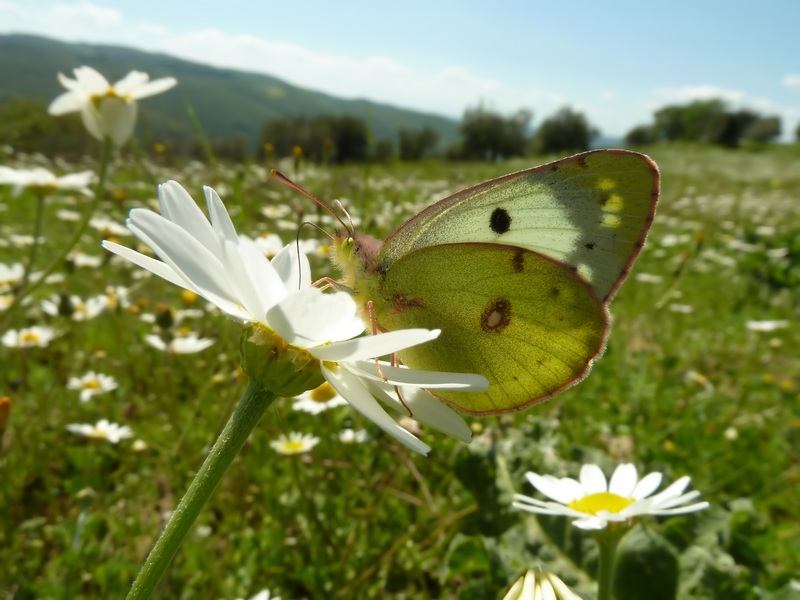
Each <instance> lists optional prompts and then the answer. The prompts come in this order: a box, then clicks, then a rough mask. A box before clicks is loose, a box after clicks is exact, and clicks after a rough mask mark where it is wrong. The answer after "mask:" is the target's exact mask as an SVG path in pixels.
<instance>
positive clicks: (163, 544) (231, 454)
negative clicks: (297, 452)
mask: <svg viewBox="0 0 800 600" xmlns="http://www.w3.org/2000/svg"><path fill="white" fill-rule="evenodd" d="M275 398H276V396H275V394H273V393H272V392H270V391H268V390H267V389H266V388H264V387H263V386H262V385H261V384H260V383H258V382H256V381H254V380H252V379H251V380H250V381H249V382H248V385H247V389H246V390H245V392H244V395H243V396H242V399H241V400H240V401H239V404H237V405H236V408H235V409H234V410H233V414H232V415H231V418H230V419H228V423H227V424H226V425H225V428H224V429H223V430H222V433H220V435H219V437H218V438H217V441H216V443H215V444H214V447H213V448H211V451H210V452H209V453H208V456H207V457H206V460H205V462H204V463H203V466H201V467H200V470H199V471H198V472H197V475H195V478H194V481H192V483H191V485H190V486H189V489H188V490H187V491H186V494H185V495H184V496H183V498H181V501H180V503H179V504H178V507H177V508H176V509H175V512H173V513H172V517H171V518H170V520H169V522H168V523H167V526H166V527H165V528H164V531H163V532H162V533H161V536H160V537H159V538H158V540H157V541H156V543H155V545H154V546H153V549H152V550H151V551H150V554H149V556H148V557H147V560H146V561H145V563H144V565H142V569H141V571H139V575H137V576H136V580H135V581H134V582H133V586H132V587H131V591H130V592H129V593H128V599H129V600H133V599H136V598H150V597H151V596H152V594H153V592H154V591H155V589H156V586H157V585H158V582H159V581H160V580H161V578H162V577H163V575H164V572H165V571H166V570H167V567H168V566H169V564H170V562H171V561H172V558H173V557H174V556H175V553H176V552H177V551H178V548H179V547H180V545H181V542H182V541H183V539H184V538H185V537H186V534H187V533H189V530H190V529H191V527H192V524H193V523H194V521H195V519H196V518H197V515H198V514H199V513H200V510H201V509H202V508H203V506H205V504H206V502H208V499H209V498H210V497H211V494H212V493H213V492H214V489H215V488H216V487H217V484H218V483H219V482H220V480H221V479H222V476H223V475H224V474H225V472H226V471H227V470H228V467H229V466H230V465H231V463H232V462H233V459H234V458H236V455H237V454H238V453H239V450H241V449H242V446H244V443H245V442H246V441H247V438H248V437H249V436H250V432H251V431H253V429H254V428H255V426H256V425H257V424H258V422H259V420H260V419H261V416H262V415H263V414H264V412H265V411H266V410H267V408H268V407H269V406H270V405H271V404H272V402H273V401H274V400H275Z"/></svg>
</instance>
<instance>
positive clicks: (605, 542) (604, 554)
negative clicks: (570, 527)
mask: <svg viewBox="0 0 800 600" xmlns="http://www.w3.org/2000/svg"><path fill="white" fill-rule="evenodd" d="M625 531H626V530H625V529H621V530H617V528H615V527H614V526H613V524H612V523H609V524H608V525H607V527H606V528H605V529H604V530H602V531H599V532H597V534H596V536H595V539H596V540H597V545H598V547H599V549H600V553H599V561H598V562H599V564H598V566H597V600H612V598H613V597H614V596H613V594H612V589H613V585H614V565H615V562H616V557H617V546H618V545H619V541H620V540H621V539H622V536H623V535H624V534H625Z"/></svg>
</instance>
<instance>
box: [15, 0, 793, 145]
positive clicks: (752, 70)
mask: <svg viewBox="0 0 800 600" xmlns="http://www.w3.org/2000/svg"><path fill="white" fill-rule="evenodd" d="M798 23H800V2H798V1H797V0H781V1H779V0H775V1H770V0H761V1H759V2H756V1H750V0H727V1H725V2H721V1H717V2H711V1H708V0H706V1H701V0H695V1H694V2H691V1H688V0H673V1H668V2H660V3H656V2H647V1H643V0H638V1H635V2H634V1H630V0H620V1H614V0H606V1H605V2H599V1H597V0H592V1H587V0H572V1H570V2H554V1H552V0H550V1H547V2H543V1H539V0H530V1H528V2H523V1H510V0H495V1H493V2H455V1H453V0H443V1H433V0H428V1H427V2H422V1H419V0H406V1H404V2H402V3H390V2H385V3H381V2H376V1H375V0H372V1H370V2H367V1H362V0H358V1H352V2H348V1H347V0H339V1H338V2H330V1H327V2H326V1H323V0H304V1H296V2H287V1H286V0H283V1H281V2H271V1H262V2H259V1H252V2H246V1H243V0H226V1H225V2H216V3H210V2H203V1H196V2H184V1H182V0H176V1H172V2H170V1H169V0H160V1H159V2H156V1H153V0H139V1H137V2H122V1H118V2H99V1H96V2H92V1H84V2H68V1H61V2H57V1H56V2H54V1H48V0H42V1H39V0H0V32H30V33H38V34H42V35H47V36H51V37H56V38H59V39H64V40H69V41H86V42H98V43H113V44H120V45H126V46H134V47H137V48H141V49H145V50H150V51H153V52H165V53H168V54H172V55H176V56H180V57H182V58H187V59H190V60H196V61H199V62H204V63H210V64H214V65H217V66H224V67H235V68H240V69H243V70H248V71H260V72H265V73H269V74H271V75H275V76H277V77H280V78H282V79H285V80H287V81H290V82H292V83H295V84H298V85H302V86H304V87H308V88H312V89H316V90H320V91H324V92H328V93H331V94H334V95H337V96H342V97H348V98H356V97H366V98H370V99H373V100H376V101H380V102H387V103H391V104H395V105H399V106H404V107H408V108H414V109H418V110H424V111H428V112H435V113H439V114H444V115H447V116H451V117H455V118H458V117H460V116H461V115H462V113H463V111H464V109H465V108H467V107H470V106H475V105H476V104H478V103H483V104H484V105H486V106H489V107H491V108H494V109H496V110H500V111H502V112H510V111H514V110H516V109H519V108H527V109H530V110H532V111H533V113H534V124H536V123H538V122H541V120H542V119H544V118H546V117H547V116H548V115H549V114H551V113H552V112H554V111H555V110H556V109H558V108H559V107H561V106H565V105H569V106H571V107H573V108H576V109H578V110H581V111H583V112H584V113H586V115H587V116H588V117H589V119H590V121H591V122H592V123H593V124H594V125H595V126H597V127H598V128H599V129H600V130H601V132H602V133H603V134H605V135H611V136H615V135H623V134H624V133H625V132H626V131H628V130H629V129H630V128H631V127H632V126H634V125H636V124H639V123H645V122H648V121H649V120H650V119H651V116H652V113H653V111H654V110H656V109H657V108H659V107H661V106H664V105H666V104H671V103H683V102H688V101H690V100H693V99H696V98H709V97H721V98H724V99H726V100H727V101H728V102H729V104H730V106H731V107H734V108H739V107H747V108H752V109H755V110H758V111H759V112H762V113H765V114H778V115H780V116H781V117H782V118H783V124H784V131H785V136H784V137H785V138H787V139H788V138H790V137H791V134H792V133H793V132H794V128H795V127H796V126H797V124H798V122H800V32H798ZM76 66H78V65H76Z"/></svg>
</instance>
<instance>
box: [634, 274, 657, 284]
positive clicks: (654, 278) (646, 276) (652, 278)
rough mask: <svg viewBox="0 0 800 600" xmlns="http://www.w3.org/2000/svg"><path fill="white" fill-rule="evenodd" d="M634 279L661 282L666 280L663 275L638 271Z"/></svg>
mask: <svg viewBox="0 0 800 600" xmlns="http://www.w3.org/2000/svg"><path fill="white" fill-rule="evenodd" d="M634 279H636V281H641V282H642V283H661V282H662V281H663V280H664V278H663V277H661V275H653V274H651V273H637V274H636V275H635V276H634Z"/></svg>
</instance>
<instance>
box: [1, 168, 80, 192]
mask: <svg viewBox="0 0 800 600" xmlns="http://www.w3.org/2000/svg"><path fill="white" fill-rule="evenodd" d="M93 181H94V173H93V172H92V171H81V172H80V173H71V174H69V175H61V176H60V177H59V176H57V175H54V174H53V173H51V172H50V171H48V170H47V169H45V168H43V167H34V168H32V169H12V168H11V167H2V166H0V185H11V186H14V192H13V193H14V195H17V194H19V193H20V192H21V191H22V190H23V189H24V188H28V189H31V190H33V191H34V192H37V193H41V194H49V193H52V192H56V191H59V190H61V191H75V192H80V193H81V194H85V195H87V196H91V195H92V191H91V190H90V189H89V186H90V185H91V184H92V182H93Z"/></svg>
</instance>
